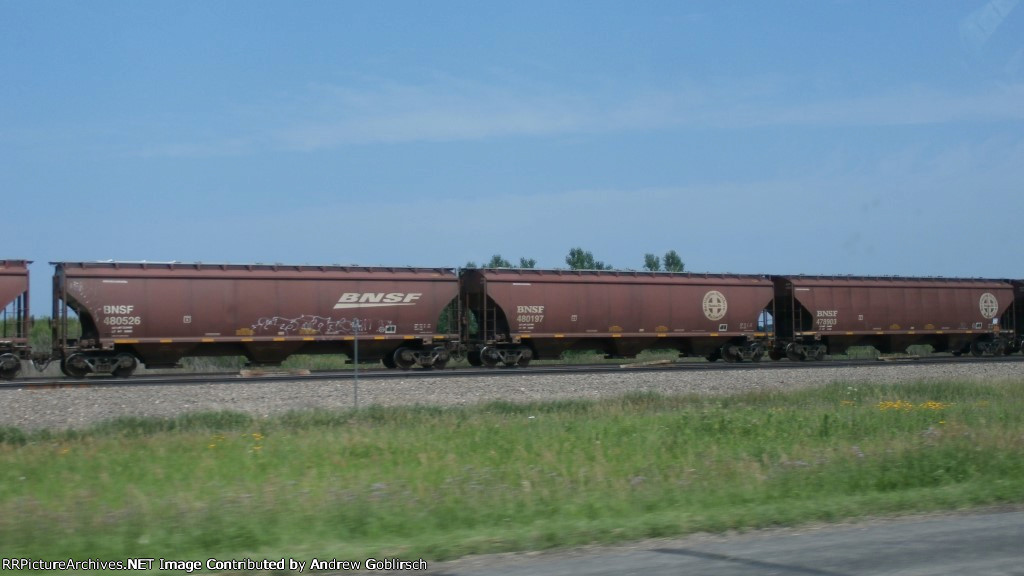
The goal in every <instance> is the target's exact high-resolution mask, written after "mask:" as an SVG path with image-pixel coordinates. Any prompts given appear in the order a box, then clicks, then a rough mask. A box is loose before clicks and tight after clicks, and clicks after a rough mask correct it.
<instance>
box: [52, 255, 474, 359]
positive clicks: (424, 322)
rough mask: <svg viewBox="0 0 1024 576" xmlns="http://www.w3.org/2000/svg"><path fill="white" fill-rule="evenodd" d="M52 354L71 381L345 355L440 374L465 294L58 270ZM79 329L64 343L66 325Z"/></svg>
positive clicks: (324, 275)
mask: <svg viewBox="0 0 1024 576" xmlns="http://www.w3.org/2000/svg"><path fill="white" fill-rule="evenodd" d="M53 264H54V266H55V273H54V279H53V282H54V311H53V314H54V315H53V318H54V330H53V332H54V334H53V342H54V351H53V354H54V356H55V357H56V358H59V360H60V362H61V369H62V370H63V371H64V373H65V374H67V375H68V376H72V377H83V376H85V375H86V374H89V373H93V372H96V373H111V374H114V375H116V376H127V375H129V374H131V372H132V371H133V370H134V369H135V367H136V366H137V364H138V362H140V361H141V362H142V363H144V364H145V365H146V366H147V367H173V366H176V365H177V364H178V361H179V360H181V359H182V358H184V357H189V356H245V357H246V358H247V359H248V360H249V361H250V362H251V363H252V364H256V365H275V364H279V363H280V362H282V361H283V360H285V359H286V358H288V357H289V356H291V355H293V354H339V353H340V354H345V355H347V356H349V358H352V357H353V355H354V353H355V349H356V342H358V352H359V356H360V358H361V359H366V360H375V359H380V360H382V361H383V362H384V364H385V365H388V366H391V367H395V366H399V367H402V368H409V367H411V366H414V365H420V366H425V367H443V366H444V365H445V363H446V362H448V360H449V359H450V357H451V350H450V347H451V346H453V345H455V344H456V343H457V340H458V334H457V326H458V319H457V317H452V318H450V319H449V320H448V321H446V322H445V323H446V324H447V325H448V327H445V326H442V325H441V321H442V315H443V313H446V310H447V309H448V308H449V306H450V305H452V304H454V302H455V301H456V297H457V295H458V278H457V276H456V273H455V271H454V270H452V269H445V268H370V267H342V266H285V265H237V264H223V265H216V264H182V263H145V262H56V263H53ZM69 311H73V312H74V313H75V314H76V315H77V316H78V318H79V320H80V321H81V326H82V328H81V335H80V337H77V338H74V337H73V336H72V335H71V334H69V330H68V325H69V324H68V316H69Z"/></svg>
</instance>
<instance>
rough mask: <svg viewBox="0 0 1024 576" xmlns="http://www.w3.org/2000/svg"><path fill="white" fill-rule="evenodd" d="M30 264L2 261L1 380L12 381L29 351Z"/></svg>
mask: <svg viewBox="0 0 1024 576" xmlns="http://www.w3.org/2000/svg"><path fill="white" fill-rule="evenodd" d="M29 264H31V262H30V261H28V260H0V323H2V327H0V378H3V379H4V380H11V379H13V378H14V377H15V376H17V375H18V372H20V371H21V361H22V360H27V359H29V358H30V357H31V348H30V347H29V341H28V335H29V329H30V326H29V323H30V321H31V320H30V316H29V302H28V265H29Z"/></svg>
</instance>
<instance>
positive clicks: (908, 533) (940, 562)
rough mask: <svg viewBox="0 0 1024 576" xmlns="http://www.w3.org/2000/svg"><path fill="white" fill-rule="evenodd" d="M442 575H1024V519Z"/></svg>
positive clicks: (917, 524) (565, 558)
mask: <svg viewBox="0 0 1024 576" xmlns="http://www.w3.org/2000/svg"><path fill="white" fill-rule="evenodd" d="M429 573H430V574H435V575H443V576H475V575H489V576H527V575H529V576H554V575H556V574H558V575H561V574H572V575H576V576H613V575H614V576H624V575H629V574H643V575H645V576H670V575H671V576H687V575H712V576H752V575H758V576H764V575H779V576H853V575H863V574H871V575H894V576H895V575H899V576H910V575H915V576H917V575H939V574H941V575H953V574H956V575H961V574H962V575H970V576H989V575H1010V574H1012V575H1019V576H1024V510H1011V511H998V512H993V511H988V512H982V513H970V514H956V515H937V516H924V517H921V516H918V517H913V518H902V519H895V520H872V521H866V522H862V523H854V524H841V525H817V526H814V527H810V528H802V529H785V530H781V529H780V530H766V531H758V532H753V533H749V534H739V535H731V536H712V535H698V536H693V537H689V538H685V539H679V540H656V541H646V542H643V543H639V544H634V545H631V546H622V547H602V548H588V549H581V550H572V551H567V552H554V553H539V554H518V555H517V554H512V555H496V556H480V557H474V558H467V559H464V560H459V561H455V562H450V563H442V564H435V565H432V566H431V567H430V570H429Z"/></svg>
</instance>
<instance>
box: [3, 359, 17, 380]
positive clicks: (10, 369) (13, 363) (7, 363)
mask: <svg viewBox="0 0 1024 576" xmlns="http://www.w3.org/2000/svg"><path fill="white" fill-rule="evenodd" d="M18 372H21V360H19V359H18V357H17V356H15V355H14V354H4V355H3V356H0V379H3V380H14V377H15V376H17V375H18Z"/></svg>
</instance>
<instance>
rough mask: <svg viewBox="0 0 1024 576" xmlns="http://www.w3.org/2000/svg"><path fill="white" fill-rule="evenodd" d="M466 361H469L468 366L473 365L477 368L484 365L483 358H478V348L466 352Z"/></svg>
mask: <svg viewBox="0 0 1024 576" xmlns="http://www.w3.org/2000/svg"><path fill="white" fill-rule="evenodd" d="M466 361H468V362H469V365H470V366H475V367H477V368H479V367H481V366H483V365H484V362H483V360H481V359H480V351H479V350H470V351H469V352H466Z"/></svg>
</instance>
